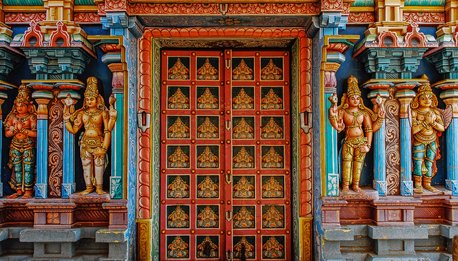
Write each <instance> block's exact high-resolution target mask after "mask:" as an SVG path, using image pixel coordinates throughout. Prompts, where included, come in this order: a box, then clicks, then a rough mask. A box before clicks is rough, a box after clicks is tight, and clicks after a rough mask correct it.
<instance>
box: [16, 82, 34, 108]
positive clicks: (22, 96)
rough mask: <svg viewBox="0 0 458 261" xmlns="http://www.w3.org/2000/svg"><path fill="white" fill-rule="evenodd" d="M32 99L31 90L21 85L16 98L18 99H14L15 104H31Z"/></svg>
mask: <svg viewBox="0 0 458 261" xmlns="http://www.w3.org/2000/svg"><path fill="white" fill-rule="evenodd" d="M31 101H32V100H31V97H30V88H29V87H27V85H25V84H21V86H19V89H18V94H17V96H16V99H14V102H15V103H18V102H20V103H30V102H31Z"/></svg>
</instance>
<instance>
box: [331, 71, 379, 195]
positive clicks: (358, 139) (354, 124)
mask: <svg viewBox="0 0 458 261" xmlns="http://www.w3.org/2000/svg"><path fill="white" fill-rule="evenodd" d="M329 100H330V101H331V107H330V108H329V121H330V123H331V125H332V127H333V128H335V129H336V130H337V131H338V132H341V131H343V130H345V139H344V144H343V147H342V193H344V194H345V193H348V192H349V186H350V183H351V184H352V189H353V190H354V191H355V192H361V188H360V187H359V181H360V178H361V171H362V168H363V163H364V158H365V157H366V153H367V152H369V150H370V149H371V143H372V134H373V132H375V131H377V130H378V129H380V127H381V126H382V123H383V119H384V118H385V110H384V107H383V104H382V99H380V97H377V99H375V104H374V111H372V110H370V109H369V108H367V107H366V106H364V104H363V101H362V99H361V91H360V89H359V86H358V79H356V77H354V76H350V78H348V90H347V93H345V94H344V95H343V96H342V101H341V105H340V106H339V107H337V95H336V94H335V93H334V95H333V96H331V97H330V98H329Z"/></svg>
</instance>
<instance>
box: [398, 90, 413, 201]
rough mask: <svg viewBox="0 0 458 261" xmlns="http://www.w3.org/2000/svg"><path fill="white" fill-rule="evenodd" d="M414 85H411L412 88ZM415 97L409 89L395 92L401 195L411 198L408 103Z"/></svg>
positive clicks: (410, 140)
mask: <svg viewBox="0 0 458 261" xmlns="http://www.w3.org/2000/svg"><path fill="white" fill-rule="evenodd" d="M414 86H415V85H414V84H412V88H413V87H414ZM414 97H415V92H414V91H412V90H410V89H401V90H399V91H397V92H396V98H397V99H398V100H399V102H400V111H399V118H400V119H399V121H400V123H399V125H400V139H401V142H400V143H401V145H400V154H401V177H400V179H401V181H400V184H401V195H402V196H413V183H412V128H411V126H410V121H409V113H410V102H411V101H412V99H413V98H414Z"/></svg>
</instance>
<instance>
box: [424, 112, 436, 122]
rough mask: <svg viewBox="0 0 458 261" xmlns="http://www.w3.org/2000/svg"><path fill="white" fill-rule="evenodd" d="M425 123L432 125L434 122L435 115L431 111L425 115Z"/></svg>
mask: <svg viewBox="0 0 458 261" xmlns="http://www.w3.org/2000/svg"><path fill="white" fill-rule="evenodd" d="M425 121H426V123H427V124H432V123H433V122H435V121H436V115H435V114H434V113H433V112H432V111H429V112H428V114H426V117H425Z"/></svg>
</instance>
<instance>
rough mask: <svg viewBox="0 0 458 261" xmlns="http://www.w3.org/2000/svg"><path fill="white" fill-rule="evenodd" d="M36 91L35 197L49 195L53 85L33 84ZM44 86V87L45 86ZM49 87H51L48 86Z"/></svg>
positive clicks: (34, 97) (34, 95) (34, 94)
mask: <svg viewBox="0 0 458 261" xmlns="http://www.w3.org/2000/svg"><path fill="white" fill-rule="evenodd" d="M31 86H32V88H33V89H35V91H34V92H33V93H32V98H33V99H35V101H36V102H37V104H38V109H37V150H36V153H37V158H36V166H37V177H36V183H35V198H47V197H48V104H49V101H50V100H51V99H52V98H53V94H52V92H51V91H50V89H51V88H52V86H46V85H36V84H33V85H32V84H31ZM43 87H44V88H43ZM48 87H49V88H48Z"/></svg>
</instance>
